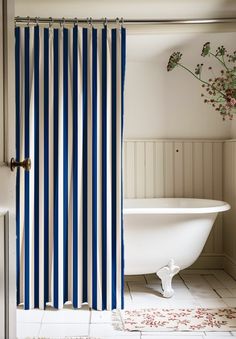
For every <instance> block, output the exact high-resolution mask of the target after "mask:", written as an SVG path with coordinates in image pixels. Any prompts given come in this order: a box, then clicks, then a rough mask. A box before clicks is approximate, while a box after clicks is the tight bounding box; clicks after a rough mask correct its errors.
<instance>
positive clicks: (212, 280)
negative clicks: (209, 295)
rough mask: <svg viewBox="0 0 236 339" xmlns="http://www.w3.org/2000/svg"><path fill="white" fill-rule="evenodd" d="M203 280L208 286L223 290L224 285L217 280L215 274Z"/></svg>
mask: <svg viewBox="0 0 236 339" xmlns="http://www.w3.org/2000/svg"><path fill="white" fill-rule="evenodd" d="M203 278H204V279H205V280H206V281H207V282H208V284H209V285H210V286H211V287H212V288H214V289H223V288H224V285H223V284H222V283H221V282H220V281H219V280H218V279H217V278H216V276H215V275H214V274H205V275H203Z"/></svg>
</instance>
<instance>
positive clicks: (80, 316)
mask: <svg viewBox="0 0 236 339" xmlns="http://www.w3.org/2000/svg"><path fill="white" fill-rule="evenodd" d="M173 287H174V289H175V295H174V296H173V297H172V298H171V299H165V298H163V297H162V296H161V293H160V292H161V284H160V280H159V279H158V278H157V277H156V275H146V276H128V277H126V283H125V307H126V308H127V309H135V308H139V309H140V308H147V307H155V308H162V307H169V308H179V307H191V308H194V307H197V306H200V307H211V308H215V307H225V306H230V307H236V281H235V280H234V279H233V278H231V277H230V276H229V275H228V274H226V273H225V272H224V271H223V270H208V271H207V270H185V271H183V272H181V273H180V274H179V275H178V276H176V277H175V278H174V282H173ZM112 317H113V318H112ZM114 321H115V320H114V314H112V312H109V311H102V312H99V311H90V310H89V309H88V308H87V307H86V306H85V307H84V308H83V309H82V310H72V309H71V308H70V306H69V305H67V306H66V308H65V309H63V310H60V311H56V310H52V309H50V308H48V309H46V310H45V311H41V310H32V311H24V310H22V309H18V310H17V337H18V338H20V339H23V338H24V339H25V338H29V337H30V338H37V337H73V336H74V337H76V336H77V337H78V336H89V337H96V338H102V339H103V338H104V339H105V338H113V339H119V338H121V339H125V338H128V337H129V338H132V339H155V338H157V339H173V338H174V337H179V338H183V339H188V338H189V339H194V338H196V339H200V338H205V339H207V337H212V338H214V339H224V338H229V337H231V338H232V339H233V337H234V336H235V337H236V332H206V333H204V332H181V333H180V332H176V333H170V332H166V333H163V332H159V333H158V332H155V333H154V332H142V333H137V332H125V331H122V329H121V328H120V325H119V323H117V328H114ZM112 323H113V325H112ZM209 339H210V338H209Z"/></svg>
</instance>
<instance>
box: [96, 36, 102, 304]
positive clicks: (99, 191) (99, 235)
mask: <svg viewBox="0 0 236 339" xmlns="http://www.w3.org/2000/svg"><path fill="white" fill-rule="evenodd" d="M101 49H102V30H101V29H98V36H97V66H98V67H97V79H98V80H97V178H98V182H97V211H98V215H97V308H98V309H99V310H101V309H102V213H101V212H102V100H101V95H102V88H101V87H102V57H101Z"/></svg>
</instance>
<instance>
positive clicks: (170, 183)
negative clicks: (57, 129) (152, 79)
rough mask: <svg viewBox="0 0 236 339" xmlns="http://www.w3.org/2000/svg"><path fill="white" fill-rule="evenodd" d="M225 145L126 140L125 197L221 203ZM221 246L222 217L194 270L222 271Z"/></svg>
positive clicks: (203, 141) (216, 141) (216, 224)
mask: <svg viewBox="0 0 236 339" xmlns="http://www.w3.org/2000/svg"><path fill="white" fill-rule="evenodd" d="M223 143H224V141H223V140H172V139H171V140H170V139H167V140H160V139H152V140H150V139H147V140H146V139H145V140H128V139H126V140H125V141H124V197H125V198H155V197H186V198H192V197H194V198H209V199H218V200H222V196H223V188H222V184H223V176H222V170H223V169H222V166H223ZM235 147H236V145H235ZM235 149H236V148H235ZM235 154H236V153H235ZM235 159H236V155H235ZM235 164H236V163H235ZM235 166H236V165H235ZM235 178H236V176H235ZM222 245H223V244H222V216H221V215H219V216H218V217H217V220H216V222H215V224H214V227H213V230H212V232H211V234H210V236H209V238H208V241H207V243H206V245H205V248H204V250H203V252H202V255H201V256H200V258H199V259H198V261H197V262H196V263H195V264H194V267H195V268H223V246H222Z"/></svg>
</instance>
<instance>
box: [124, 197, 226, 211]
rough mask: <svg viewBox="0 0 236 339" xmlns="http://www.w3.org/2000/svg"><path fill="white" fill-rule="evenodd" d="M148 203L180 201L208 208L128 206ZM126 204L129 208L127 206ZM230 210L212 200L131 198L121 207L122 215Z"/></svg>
mask: <svg viewBox="0 0 236 339" xmlns="http://www.w3.org/2000/svg"><path fill="white" fill-rule="evenodd" d="M148 200H150V201H152V202H153V201H155V200H156V201H159V202H160V201H167V200H169V201H170V202H171V201H172V202H173V201H177V200H179V201H181V202H186V203H190V202H192V201H194V202H195V203H200V205H201V204H204V203H205V204H208V205H210V206H201V207H197V206H194V207H193V206H187V207H170V206H162V207H146V206H145V207H140V206H139V207H138V206H136V207H134V206H130V204H132V202H136V203H137V202H139V203H142V201H143V202H147V201H148ZM127 204H128V205H129V206H127ZM230 208H231V206H230V205H229V204H228V203H227V202H225V201H221V200H214V199H199V198H146V199H140V198H131V199H127V198H125V199H124V207H123V214H125V215H127V214H205V213H206V214H207V213H208V214H209V213H219V212H225V211H228V210H229V209H230Z"/></svg>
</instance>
